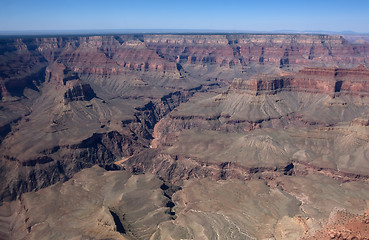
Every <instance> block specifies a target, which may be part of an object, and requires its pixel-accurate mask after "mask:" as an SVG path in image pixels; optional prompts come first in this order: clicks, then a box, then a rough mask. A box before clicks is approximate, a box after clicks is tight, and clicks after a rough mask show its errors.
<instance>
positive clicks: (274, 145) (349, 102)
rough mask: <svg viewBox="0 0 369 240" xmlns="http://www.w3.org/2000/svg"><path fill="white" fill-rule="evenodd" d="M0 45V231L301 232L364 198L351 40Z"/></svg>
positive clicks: (360, 64)
mask: <svg viewBox="0 0 369 240" xmlns="http://www.w3.org/2000/svg"><path fill="white" fill-rule="evenodd" d="M0 43H1V44H0V97H1V101H0V113H1V114H0V153H1V154H0V174H1V175H2V181H1V182H0V199H1V201H2V203H3V207H2V208H0V215H1V219H3V221H0V225H1V226H0V236H5V237H4V238H9V237H13V238H14V239H17V238H20V239H21V238H24V237H29V238H37V239H39V238H40V236H41V235H42V236H47V237H48V238H53V237H54V235H53V233H55V234H59V235H60V236H65V238H73V237H75V238H84V237H86V238H87V236H94V237H96V236H98V237H101V238H115V239H149V238H150V239H181V238H195V237H197V236H201V237H202V238H204V239H216V238H222V239H223V238H225V239H226V238H227V237H229V238H231V239H245V238H250V239H253V238H257V239H258V238H274V239H299V238H309V237H313V236H315V235H314V234H316V236H323V235H324V234H326V231H325V228H323V229H322V232H318V230H319V229H320V228H322V227H327V228H329V227H331V225H329V224H327V221H328V219H329V216H330V214H331V213H334V212H337V211H336V209H346V210H347V211H348V212H349V213H350V214H355V216H359V215H360V214H363V212H364V211H365V210H366V206H367V205H366V201H368V196H367V180H368V179H369V176H368V174H367V172H368V170H369V168H368V166H369V165H368V162H369V159H368V157H367V156H369V154H368V151H369V150H368V149H369V145H368V139H369V130H368V116H369V98H368V91H367V89H368V86H367V85H368V82H369V73H368V72H369V71H368V69H367V67H368V65H367V62H368V57H369V56H368V52H369V51H368V44H367V43H365V42H363V43H355V44H353V43H350V42H348V41H346V40H345V39H344V38H343V37H340V36H328V35H288V34H286V35H279V34H265V35H264V34H233V35H232V34H218V35H211V34H207V35H190V34H188V35H186V34H184V35H165V34H162V35H155V34H147V35H143V34H132V35H114V36H108V35H107V36H58V37H45V38H43V37H37V38H35V37H29V38H9V39H5V38H3V39H1V41H0ZM95 165H100V166H101V167H103V168H105V169H107V170H112V171H105V170H103V169H100V168H96V166H95ZM85 168H89V169H85ZM83 169H85V170H83ZM113 170H114V171H113ZM81 171H82V172H81ZM78 172H80V173H78ZM128 172H131V173H133V174H134V175H132V174H131V173H128ZM143 173H144V174H143ZM131 175H132V176H131ZM154 175H155V176H156V177H154ZM158 177H159V178H158ZM62 182H64V183H62ZM321 183H324V184H323V185H322V184H321ZM50 185H52V186H50ZM123 185H124V186H123ZM181 188H182V190H181ZM240 189H242V191H240ZM32 191H35V192H32ZM29 192H30V193H29ZM174 192H176V193H174ZM73 193H77V195H75V194H73ZM173 193H174V194H173ZM224 196H226V198H225V197H224ZM229 198H230V199H229ZM70 199H73V202H74V203H76V205H73V206H72V205H70V203H69V202H70ZM12 200H16V201H12ZM148 200H149V202H150V204H148V202H147V201H148ZM5 201H12V202H10V203H7V202H5ZM40 202H41V203H42V204H40ZM275 203H277V204H275ZM69 205H70V206H69ZM55 206H58V209H61V210H60V212H59V211H54V212H52V213H50V211H51V210H50V209H52V208H54V207H55ZM86 206H87V207H86ZM7 207H8V208H7ZM6 208H7V209H6ZM86 209H87V210H86ZM91 209H93V210H92V211H91ZM84 210H86V211H84ZM15 213H19V214H15ZM45 216H50V217H49V218H48V220H47V221H48V223H49V225H44V222H45ZM350 216H351V215H350ZM79 219H88V221H79ZM352 219H354V220H355V219H356V218H355V217H352ZM355 221H356V220H355ZM69 223H78V224H77V228H76V227H75V226H73V228H71V227H70V224H69ZM339 224H341V223H337V224H336V225H335V226H339ZM341 225H342V226H346V225H347V224H346V223H343V224H341ZM59 227H60V228H59ZM66 229H71V230H70V231H69V230H68V231H66ZM224 229H228V230H227V231H226V232H224ZM339 231H340V230H338V231H336V232H337V234H339ZM363 233H364V232H363ZM50 234H51V235H50ZM319 234H321V235H319ZM342 236H343V235H342ZM357 236H363V235H357ZM363 237H364V236H363Z"/></svg>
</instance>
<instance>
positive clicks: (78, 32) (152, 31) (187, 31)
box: [0, 29, 369, 36]
mask: <svg viewBox="0 0 369 240" xmlns="http://www.w3.org/2000/svg"><path fill="white" fill-rule="evenodd" d="M191 33H197V34H199V33H203V34H211V33H214V34H253V33H254V34H255V33H256V34H268V33H269V34H270V33H271V34H328V35H369V33H361V32H354V31H350V30H347V31H326V30H304V31H300V30H269V31H259V30H221V29H71V30H0V36H34V35H91V34H97V35H108V34H191Z"/></svg>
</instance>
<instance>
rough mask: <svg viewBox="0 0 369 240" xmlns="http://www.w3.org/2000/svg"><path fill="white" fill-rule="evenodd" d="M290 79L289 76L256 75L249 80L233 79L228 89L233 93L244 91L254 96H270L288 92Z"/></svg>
mask: <svg viewBox="0 0 369 240" xmlns="http://www.w3.org/2000/svg"><path fill="white" fill-rule="evenodd" d="M290 79H291V77H290V76H276V75H266V74H258V75H254V76H252V77H251V78H250V79H249V80H243V79H240V78H236V79H234V80H233V82H232V84H231V87H230V89H231V90H233V91H237V90H241V91H246V92H248V93H249V94H252V95H255V96H257V95H262V94H267V95H270V94H276V93H278V92H280V91H282V90H288V89H289V86H290Z"/></svg>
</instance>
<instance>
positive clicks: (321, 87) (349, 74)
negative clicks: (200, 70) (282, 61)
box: [230, 66, 369, 97]
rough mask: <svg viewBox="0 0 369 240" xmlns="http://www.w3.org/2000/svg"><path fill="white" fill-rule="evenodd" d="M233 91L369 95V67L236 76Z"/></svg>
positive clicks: (257, 93)
mask: <svg viewBox="0 0 369 240" xmlns="http://www.w3.org/2000/svg"><path fill="white" fill-rule="evenodd" d="M230 90H232V91H234V92H237V91H246V92H247V93H249V94H252V95H255V96H257V95H262V94H264V95H265V94H267V95H270V94H276V93H278V92H280V91H295V92H311V93H323V94H329V95H331V96H333V97H335V96H339V95H342V94H343V95H354V96H362V97H364V96H369V69H367V68H366V67H364V66H359V67H356V68H304V69H302V70H300V71H299V72H298V73H296V74H295V75H292V74H291V75H287V76H279V75H266V74H257V75H254V76H252V77H250V79H247V80H246V79H241V78H235V79H234V80H233V82H232V84H231V86H230Z"/></svg>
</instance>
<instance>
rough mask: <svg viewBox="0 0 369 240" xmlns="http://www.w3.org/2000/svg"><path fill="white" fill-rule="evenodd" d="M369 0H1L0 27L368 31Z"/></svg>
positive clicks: (21, 29) (24, 29)
mask: <svg viewBox="0 0 369 240" xmlns="http://www.w3.org/2000/svg"><path fill="white" fill-rule="evenodd" d="M368 9H369V1H366V0H353V1H344V0H326V1H318V0H310V1H305V0H304V1H292V0H285V1H275V0H267V1H243V0H242V1H241V0H236V1H223V0H222V1H220V0H212V1H209V0H204V1H194V0H189V1H178V0H174V1H173V0H172V1H169V0H162V1H148V0H144V1H140V2H137V1H125V0H120V1H119V0H110V1H97V0H79V1H72V0H65V1H54V0H50V1H44V0H35V1H29V0H3V1H1V8H0V31H30V30H90V29H94V30H96V29H97V30H100V29H194V30H233V31H281V30H295V31H337V32H341V31H354V32H359V33H368V32H369V25H368V24H367V23H368V22H369V15H368Z"/></svg>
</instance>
